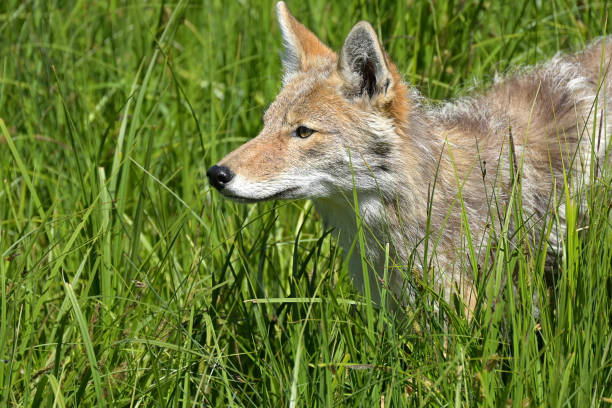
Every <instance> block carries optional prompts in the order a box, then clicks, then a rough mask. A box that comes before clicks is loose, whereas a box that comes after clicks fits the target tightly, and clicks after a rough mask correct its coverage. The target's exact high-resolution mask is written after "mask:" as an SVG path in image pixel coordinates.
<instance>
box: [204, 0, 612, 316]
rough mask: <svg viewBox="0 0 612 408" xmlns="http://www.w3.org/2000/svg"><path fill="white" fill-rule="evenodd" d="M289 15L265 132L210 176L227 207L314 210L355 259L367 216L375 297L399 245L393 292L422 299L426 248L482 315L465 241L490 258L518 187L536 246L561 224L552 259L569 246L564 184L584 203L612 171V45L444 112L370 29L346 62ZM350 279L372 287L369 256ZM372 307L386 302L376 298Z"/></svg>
mask: <svg viewBox="0 0 612 408" xmlns="http://www.w3.org/2000/svg"><path fill="white" fill-rule="evenodd" d="M277 14H278V20H279V24H280V27H281V33H282V36H283V44H284V47H285V54H284V57H283V65H284V68H285V74H284V77H283V89H282V90H281V91H280V93H279V95H278V97H277V98H276V100H275V101H274V102H273V103H272V104H271V105H270V107H269V108H268V109H267V111H266V112H265V114H264V126H263V130H262V131H261V133H260V134H259V135H258V136H257V137H255V138H254V139H252V140H251V141H249V142H248V143H246V144H244V145H243V146H240V147H239V148H238V149H236V150H235V151H233V152H231V153H230V154H228V155H227V156H226V157H225V158H223V159H222V160H221V161H220V162H219V163H218V164H217V165H216V166H214V167H213V168H211V169H210V170H209V173H208V175H209V178H210V179H211V183H213V185H214V186H215V187H217V188H218V189H219V190H220V192H221V193H222V194H223V195H224V196H226V197H229V198H231V199H234V200H237V201H242V202H257V201H262V200H269V199H298V198H307V199H312V200H313V202H314V204H315V207H316V209H317V211H318V212H319V214H320V215H321V216H322V217H323V219H324V221H325V222H326V223H327V224H328V225H330V226H332V227H335V228H336V229H337V231H338V234H339V239H340V243H341V245H342V246H343V247H344V248H345V250H346V251H348V250H349V249H350V248H351V247H352V246H353V244H354V242H355V239H356V236H357V224H356V217H355V211H356V210H357V211H359V215H360V217H361V219H362V221H363V229H364V236H365V238H366V245H365V251H366V252H367V253H366V254H364V255H365V257H366V259H367V260H368V262H369V263H370V265H369V268H370V273H369V275H368V276H369V281H370V282H369V283H370V287H372V288H376V287H378V286H379V278H380V274H381V273H382V270H383V268H384V262H385V245H386V244H387V243H388V244H389V245H390V252H391V253H390V255H391V262H390V266H391V267H390V270H391V271H392V273H391V275H390V279H391V281H390V282H387V283H386V284H388V285H389V287H390V288H391V289H392V290H393V291H394V292H395V294H396V295H397V297H398V298H402V299H406V300H409V299H410V297H411V296H412V295H413V292H412V290H411V289H410V288H409V287H407V286H406V284H405V279H404V277H405V275H406V272H407V271H406V270H405V265H407V264H409V259H411V258H412V257H414V259H415V262H414V265H415V266H416V269H417V271H419V272H420V273H421V272H423V270H422V267H423V265H424V264H425V262H426V259H425V247H426V245H425V243H426V242H428V243H429V250H430V251H431V249H432V247H433V246H434V244H435V247H436V251H435V256H434V257H433V258H432V259H433V264H431V265H429V266H430V267H431V270H432V271H433V274H434V277H435V279H436V282H435V284H436V285H437V287H439V288H441V289H443V290H444V293H445V295H446V296H447V297H448V296H450V294H451V293H452V292H458V293H459V294H460V295H461V296H462V298H463V299H464V301H465V303H466V305H467V306H469V307H472V306H473V302H474V295H473V293H472V290H473V275H472V272H469V271H467V269H466V268H465V267H461V265H459V264H458V260H460V259H462V255H465V254H463V253H462V251H465V249H464V243H463V242H462V239H463V237H465V231H466V228H469V231H470V234H471V238H472V241H473V242H474V243H475V244H476V245H480V244H482V247H483V248H484V247H485V246H486V245H485V243H486V241H487V239H489V238H490V237H492V236H495V235H496V233H497V232H499V231H500V230H501V227H502V225H503V223H504V219H505V214H506V209H507V206H508V203H509V199H510V195H511V192H512V189H513V187H514V186H513V182H514V181H516V180H519V179H520V185H521V189H520V192H521V201H522V204H523V212H524V214H526V216H527V217H526V218H527V222H526V224H525V225H522V226H521V227H522V228H525V230H526V232H527V234H528V235H529V236H531V237H533V242H534V243H535V242H536V241H537V240H538V239H539V237H540V233H541V232H542V231H543V229H544V230H546V228H545V227H546V226H547V224H545V223H544V222H543V220H544V219H545V218H547V217H551V216H553V217H555V219H557V220H558V222H556V223H554V226H553V228H552V230H551V231H550V234H549V235H548V236H546V237H545V239H547V240H548V243H549V247H550V248H551V254H552V253H554V252H555V251H556V250H558V249H559V245H560V242H561V240H562V238H563V236H564V234H565V204H564V202H565V201H564V199H560V197H561V196H560V193H562V192H563V188H564V180H565V179H567V180H569V182H570V187H571V192H570V194H572V195H575V194H578V193H579V192H580V191H583V190H584V188H585V187H588V184H589V182H590V181H589V180H593V179H594V178H593V177H592V173H593V172H595V173H597V172H599V171H602V170H601V169H602V168H603V167H604V165H605V164H606V163H608V164H609V162H610V134H612V109H611V108H612V80H611V79H610V77H611V75H612V74H609V71H610V64H611V61H612V38H602V39H600V40H599V41H596V42H594V43H592V44H591V45H590V46H589V47H587V48H586V49H585V50H584V51H582V52H579V53H577V54H571V55H564V54H558V55H557V56H555V57H554V58H552V59H551V60H550V61H548V62H546V63H543V64H540V65H538V66H535V67H531V68H524V69H522V70H518V71H516V72H514V73H513V74H512V75H511V76H506V77H500V78H497V79H496V81H495V83H494V84H493V86H492V87H491V88H490V89H488V90H487V91H486V92H481V93H478V94H476V95H472V96H471V97H468V98H464V99H458V100H456V101H453V102H449V103H447V104H443V105H440V106H433V105H431V104H429V103H427V101H426V100H425V99H424V98H423V97H422V96H421V95H420V94H419V93H418V91H416V90H415V89H414V88H412V87H410V86H409V85H407V84H406V83H404V82H403V81H402V80H401V78H400V76H399V74H398V71H397V69H396V67H395V65H394V64H393V63H392V62H391V61H390V60H389V57H388V55H387V54H386V52H385V51H384V50H383V49H382V47H381V45H380V41H379V40H378V38H377V36H376V33H375V32H374V30H373V29H372V27H371V26H370V25H369V24H368V23H365V22H361V23H358V24H357V25H356V26H355V27H354V28H353V29H352V30H351V32H350V33H349V34H348V36H347V38H346V41H345V43H344V45H343V47H342V49H341V51H340V52H339V53H338V54H336V53H334V52H333V51H331V50H330V49H329V48H328V47H327V46H325V45H324V44H323V43H322V42H320V41H319V40H318V39H317V37H316V36H315V35H314V34H313V33H312V32H310V31H309V30H308V29H306V28H305V27H304V26H303V25H302V24H300V23H299V22H298V21H297V20H296V19H295V18H294V17H293V16H292V15H291V14H290V13H289V10H288V9H287V7H286V6H285V5H284V3H282V2H279V3H278V5H277ZM353 192H356V196H357V208H356V202H355V200H354V198H353ZM579 204H580V203H579ZM463 211H464V212H465V216H466V220H467V225H466V223H465V222H464V221H463V220H462V212H463ZM510 226H511V229H514V228H515V226H514V225H513V224H512V221H511V222H510ZM355 247H356V248H358V245H356V246H355ZM477 251H479V250H478V249H477ZM483 252H484V250H482V251H479V253H478V254H477V258H478V259H472V260H471V261H470V262H478V261H479V260H480V258H481V257H482V256H484V253H483ZM349 268H350V270H351V273H352V275H353V278H354V280H355V281H356V283H357V285H358V286H363V285H364V282H363V279H362V278H363V274H362V267H361V254H360V253H359V250H358V249H355V250H354V251H353V253H352V256H351V258H350V259H349ZM408 272H410V273H411V271H408ZM372 296H373V298H374V300H375V301H378V293H377V291H373V293H372ZM406 296H407V297H406Z"/></svg>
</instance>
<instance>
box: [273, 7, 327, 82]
mask: <svg viewBox="0 0 612 408" xmlns="http://www.w3.org/2000/svg"><path fill="white" fill-rule="evenodd" d="M276 17H277V18H278V25H279V26H280V30H281V35H282V37H283V46H284V49H285V52H284V54H283V58H282V60H283V68H284V71H285V76H284V77H283V84H286V83H287V82H288V81H289V79H290V78H291V77H292V76H293V75H294V74H296V73H298V72H300V71H301V72H304V71H307V70H308V69H309V68H310V67H312V66H314V65H315V63H316V62H317V58H318V57H328V56H333V55H334V53H333V51H331V50H330V49H329V48H327V46H326V45H325V44H323V43H322V42H321V40H319V39H318V38H317V36H316V35H314V34H313V33H312V32H311V31H310V30H308V29H307V28H306V27H304V26H303V25H302V24H301V23H300V22H299V21H297V20H296V18H295V17H293V16H292V15H291V13H290V12H289V9H288V8H287V6H286V5H285V3H284V2H282V1H279V2H278V3H276Z"/></svg>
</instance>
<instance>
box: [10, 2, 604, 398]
mask: <svg viewBox="0 0 612 408" xmlns="http://www.w3.org/2000/svg"><path fill="white" fill-rule="evenodd" d="M288 6H289V7H290V9H291V11H292V12H293V13H294V14H295V15H296V17H297V18H298V19H300V20H301V21H302V22H303V23H304V24H305V25H306V26H307V27H310V28H311V29H313V31H314V32H315V33H316V34H317V35H318V36H319V37H320V38H321V39H322V40H323V41H325V42H326V43H327V44H329V45H330V46H331V47H332V48H334V49H336V50H337V49H339V48H340V47H341V45H342V42H343V40H344V37H345V35H346V34H347V33H348V31H349V30H350V28H351V27H352V25H353V24H354V23H356V22H357V21H359V20H368V21H370V22H371V23H372V24H373V26H374V27H375V29H376V30H377V31H378V32H379V34H380V36H381V38H382V40H383V42H384V46H385V48H386V49H387V51H388V52H389V54H390V55H391V57H392V59H393V60H394V61H395V62H396V64H397V66H398V68H399V69H400V71H401V72H402V74H403V76H404V78H405V80H406V81H408V82H410V83H412V84H414V85H415V86H417V87H418V88H419V89H420V90H421V91H422V92H423V94H424V95H425V96H427V97H429V98H431V99H433V100H434V101H436V100H441V99H445V98H453V97H456V96H458V95H461V94H463V93H465V91H466V90H468V89H471V88H473V87H475V86H476V87H479V86H480V85H475V82H474V81H475V80H478V81H479V84H484V85H486V84H487V83H490V82H491V79H492V76H493V74H494V72H495V71H501V72H504V71H507V70H508V69H510V68H512V67H516V66H519V65H527V64H534V63H537V62H539V61H542V60H545V59H546V58H549V57H551V56H552V55H554V53H555V52H557V51H558V50H576V49H579V48H580V47H582V46H583V45H584V44H585V43H586V42H588V41H589V40H591V39H594V38H596V37H599V36H601V35H604V34H608V33H609V32H610V29H609V28H608V27H609V24H608V14H607V12H608V10H609V8H610V7H609V4H608V2H607V1H582V0H581V1H570V0H567V1H566V0H552V1H537V0H536V1H531V0H520V1H516V2H513V3H506V2H494V1H455V0H440V1H402V0H377V1H351V2H331V1H322V0H309V1H289V2H288ZM280 43H281V41H280V34H279V30H278V28H277V26H276V21H275V14H274V2H272V1H249V0H235V1H221V0H207V1H204V2H198V1H195V0H192V1H180V2H178V3H176V2H165V1H162V2H149V1H122V0H107V1H102V0H100V1H98V0H91V1H86V0H82V1H78V0H73V1H55V0H51V1H36V0H31V1H28V0H25V1H16V0H5V1H3V2H2V3H1V4H0V56H1V58H0V119H1V120H2V122H0V123H2V125H1V126H0V128H1V129H0V180H1V181H2V186H1V187H0V255H1V257H0V289H1V292H0V296H1V299H0V301H1V303H0V404H2V405H4V406H6V405H8V406H60V407H61V406H77V405H80V406H94V405H95V406H104V405H108V406H159V407H162V406H163V407H167V406H171V407H179V406H183V407H185V406H287V405H292V406H366V407H372V406H385V407H387V406H403V405H411V406H450V405H453V406H476V405H482V406H520V407H523V406H565V405H567V406H576V407H578V406H581V407H583V406H601V405H603V406H605V405H609V404H610V403H612V366H611V364H612V357H611V355H610V346H611V343H612V329H611V327H610V326H611V321H610V316H611V314H612V307H611V305H610V297H611V296H610V295H611V293H612V282H611V281H612V279H611V276H612V267H611V265H610V264H611V260H612V227H611V226H610V220H609V216H610V214H609V212H610V207H609V203H610V197H611V192H610V185H609V182H602V183H601V187H602V188H601V189H599V190H598V191H597V194H595V193H593V195H592V196H589V215H590V217H591V224H590V228H589V229H587V230H586V231H583V232H582V233H580V234H578V233H577V232H576V231H575V229H574V230H571V229H570V232H569V233H568V237H567V242H566V244H565V246H564V256H563V258H562V259H563V261H562V262H561V265H560V271H561V273H560V275H559V276H560V277H559V279H558V281H557V282H556V283H555V286H554V288H552V289H550V290H547V288H545V287H543V285H542V284H541V283H542V275H543V270H542V268H541V265H540V263H538V262H534V261H533V260H534V259H538V256H537V253H536V254H535V255H531V256H527V255H526V254H523V253H522V252H521V251H519V250H516V248H515V249H514V251H513V250H511V249H510V247H508V248H509V251H508V252H507V253H505V254H503V256H500V258H499V260H498V261H497V262H496V263H494V264H492V267H491V270H492V271H493V272H492V273H493V276H495V277H500V276H505V275H506V274H507V275H508V276H509V275H511V274H513V273H515V271H517V270H518V271H519V273H520V274H521V275H520V276H521V277H523V282H524V287H523V286H521V287H520V288H519V290H518V291H517V292H516V293H515V292H513V291H512V290H510V289H508V290H507V291H506V295H507V296H505V297H504V299H503V300H501V301H499V303H498V304H497V306H496V307H495V308H494V309H493V308H490V307H489V308H483V311H481V312H479V313H478V314H477V315H476V316H475V317H474V318H473V319H472V320H471V321H467V320H466V319H465V318H464V317H463V316H461V314H460V313H459V312H457V311H456V310H454V309H453V308H452V307H449V308H447V309H448V310H447V312H446V313H448V315H449V316H450V317H451V318H450V321H451V322H452V323H451V324H450V325H449V327H447V328H445V327H444V325H443V324H441V323H440V322H441V321H442V320H443V317H441V316H438V315H435V314H434V313H432V312H431V308H428V307H423V308H416V309H415V310H409V311H408V318H406V317H403V318H399V319H398V318H397V316H394V315H392V314H390V313H389V311H387V310H384V309H375V316H374V317H373V318H374V321H373V322H372V321H370V322H368V321H367V320H368V319H371V317H368V316H367V315H366V313H365V308H364V307H363V303H364V300H363V299H362V297H361V295H360V294H359V293H356V292H355V291H354V289H353V287H352V285H351V282H350V279H349V278H348V274H347V271H346V266H345V265H344V263H343V262H342V254H341V252H340V251H339V250H338V248H337V247H336V242H335V239H334V231H331V232H330V231H325V230H324V229H323V226H322V225H321V224H320V222H319V219H318V216H317V215H316V214H315V213H314V211H312V210H311V205H310V204H309V203H308V202H303V201H299V202H290V203H263V204H258V205H250V206H245V205H238V204H234V203H231V202H228V201H224V200H222V199H221V198H220V196H219V195H218V194H216V193H215V192H214V191H211V189H210V188H209V186H208V185H207V183H206V177H205V171H206V169H207V168H208V166H210V165H212V164H214V163H215V162H216V161H217V160H218V159H220V158H221V157H222V156H223V155H224V154H225V153H227V152H229V151H230V150H231V149H233V148H235V147H236V146H238V145H240V144H241V143H243V142H245V141H247V140H249V139H250V138H252V137H253V136H255V135H256V134H257V132H258V130H259V129H260V127H261V115H262V113H263V110H264V108H265V107H266V106H267V104H269V103H270V102H271V101H272V100H273V98H274V96H275V95H276V93H277V92H278V90H279V88H280V78H281V73H280V70H281V65H280V58H279V52H280ZM608 180H609V179H608ZM568 204H569V205H568V211H569V212H570V213H571V212H572V211H573V210H575V206H573V207H572V205H571V203H568ZM534 290H536V291H539V292H540V293H541V294H544V295H545V296H546V295H550V297H554V298H556V299H557V305H558V307H556V308H555V307H553V306H550V307H544V308H543V315H542V318H541V320H535V319H534V318H533V313H532V310H533V305H532V304H531V297H530V295H529V294H530V293H531V292H533V291H534ZM516 295H519V296H518V297H517V298H515V296H516ZM520 295H523V296H522V297H521V296H520ZM252 299H258V301H252ZM313 299H314V300H313ZM486 302H490V300H488V301H487V300H485V303H486ZM426 303H427V301H426V300H424V301H423V304H424V305H425V304H426ZM369 327H370V328H371V327H373V328H374V332H372V331H370V329H369ZM445 334H446V336H447V347H446V348H445V346H444V339H443V337H444V335H445Z"/></svg>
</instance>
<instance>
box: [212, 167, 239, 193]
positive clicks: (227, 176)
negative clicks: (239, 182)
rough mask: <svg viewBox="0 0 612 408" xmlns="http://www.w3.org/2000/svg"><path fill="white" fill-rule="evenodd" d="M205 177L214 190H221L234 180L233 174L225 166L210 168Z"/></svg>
mask: <svg viewBox="0 0 612 408" xmlns="http://www.w3.org/2000/svg"><path fill="white" fill-rule="evenodd" d="M206 176H207V177H208V181H209V182H210V184H212V185H213V187H214V188H216V189H217V190H223V188H224V187H225V185H226V184H227V183H229V182H230V181H232V179H233V178H234V173H232V171H231V170H230V169H228V168H227V167H225V166H212V167H211V168H210V169H208V171H207V172H206Z"/></svg>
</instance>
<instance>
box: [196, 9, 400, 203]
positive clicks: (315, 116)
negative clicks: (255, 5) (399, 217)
mask: <svg viewBox="0 0 612 408" xmlns="http://www.w3.org/2000/svg"><path fill="white" fill-rule="evenodd" d="M276 12H277V17H278V22H279V25H280V29H281V33H282V37H283V45H284V49H285V53H284V56H283V58H282V62H283V66H284V76H283V89H282V90H281V92H280V93H279V95H278V97H277V98H276V100H275V101H274V102H273V103H272V104H271V105H270V107H269V108H268V109H267V110H266V112H265V114H264V117H263V122H264V126H263V130H262V131H261V133H260V134H259V135H258V136H257V137H255V138H254V139H252V140H251V141H249V142H248V143H245V144H244V145H242V146H240V147H239V148H238V149H236V150H234V151H233V152H231V153H230V154H228V155H227V156H226V157H225V158H223V159H222V160H221V161H220V162H219V163H218V164H217V165H215V166H213V167H211V168H210V169H209V170H208V172H207V176H208V178H209V180H210V183H211V184H212V185H213V186H214V187H215V188H217V189H218V190H219V191H220V192H221V193H222V194H223V195H224V196H226V197H228V198H231V199H234V200H237V201H241V202H257V201H263V200H270V199H297V198H311V199H318V198H329V197H332V196H336V195H338V194H339V193H340V194H346V193H347V192H350V191H351V190H352V189H353V188H357V189H358V191H360V192H367V191H371V192H376V191H378V192H379V191H380V187H379V186H380V185H385V184H386V183H384V182H381V180H384V179H385V178H387V177H390V173H392V172H394V171H398V170H399V169H398V167H401V166H402V164H401V163H402V161H401V160H399V156H400V154H401V153H400V150H402V147H401V146H402V144H401V143H400V138H401V134H402V131H401V127H402V121H404V122H405V121H406V118H407V116H408V114H409V111H410V109H411V105H410V104H409V103H408V100H407V96H406V95H407V88H406V86H405V85H404V84H403V83H402V81H401V79H400V77H399V75H398V73H397V70H396V68H395V66H394V65H393V64H392V63H391V62H390V61H389V59H388V57H387V55H386V53H385V52H384V50H383V49H382V48H381V45H380V42H379V41H378V38H377V36H376V33H375V31H374V29H373V28H372V26H370V24H369V23H367V22H360V23H358V24H356V25H355V26H354V27H353V29H352V30H351V32H350V33H349V34H348V36H347V38H346V40H345V42H344V45H343V47H342V50H341V51H340V54H339V55H337V54H336V53H334V52H333V51H331V50H330V49H329V48H328V47H327V46H326V45H324V44H323V43H322V42H321V41H320V40H319V39H318V38H317V37H316V36H315V35H314V34H313V33H312V32H310V31H309V30H308V29H307V28H305V27H304V26H303V25H302V24H301V23H299V22H298V21H297V20H296V19H295V18H294V17H293V16H292V15H291V14H290V13H289V10H288V9H287V7H286V6H285V4H284V3H283V2H279V3H278V4H277V6H276ZM404 154H405V152H404ZM387 184H388V183H387Z"/></svg>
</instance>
